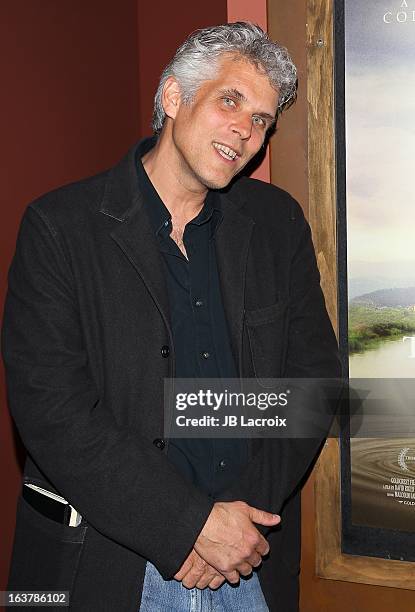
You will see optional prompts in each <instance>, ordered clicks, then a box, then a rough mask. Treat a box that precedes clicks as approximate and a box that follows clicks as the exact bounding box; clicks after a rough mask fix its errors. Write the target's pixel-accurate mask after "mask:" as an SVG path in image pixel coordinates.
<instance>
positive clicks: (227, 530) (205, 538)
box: [174, 501, 281, 589]
mask: <svg viewBox="0 0 415 612" xmlns="http://www.w3.org/2000/svg"><path fill="white" fill-rule="evenodd" d="M280 521H281V518H280V517H279V516H278V515H277V514H271V513H270V512H265V511H264V510H259V509H258V508H254V507H253V506H249V505H248V504H247V503H245V502H242V501H235V502H216V503H215V504H214V506H213V508H212V511H211V513H210V514H209V517H208V519H207V521H206V523H205V525H204V527H203V529H202V531H201V532H200V534H199V537H198V538H197V540H196V542H195V544H194V547H193V549H192V551H191V552H190V554H189V555H188V557H187V558H186V560H185V561H184V563H183V565H182V567H181V568H180V569H179V571H178V572H177V574H175V576H174V578H175V579H176V580H179V581H181V582H182V584H183V585H184V586H185V587H186V588H188V589H191V588H194V587H197V588H198V589H204V588H206V587H207V586H208V587H209V588H211V589H217V588H218V587H220V586H221V585H222V584H223V583H224V582H225V580H228V581H229V582H230V583H231V584H236V583H237V582H238V581H239V577H240V575H242V576H249V574H250V573H251V572H252V568H253V567H257V566H258V565H260V564H261V562H262V557H263V556H264V555H267V554H268V552H269V544H268V542H267V540H266V539H265V538H264V537H263V536H262V535H261V533H260V532H259V531H258V529H257V528H256V527H255V526H254V523H257V524H258V525H265V526H267V527H272V526H274V525H278V523H279V522H280Z"/></svg>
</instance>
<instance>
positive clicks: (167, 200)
mask: <svg viewBox="0 0 415 612" xmlns="http://www.w3.org/2000/svg"><path fill="white" fill-rule="evenodd" d="M141 161H142V164H143V166H144V169H145V171H146V173H147V175H148V177H149V178H150V180H151V182H152V183H153V185H154V188H155V189H156V191H157V193H158V194H159V196H160V198H161V200H162V201H163V203H164V205H165V206H166V208H167V209H168V211H169V212H170V214H171V216H172V217H173V219H178V220H181V221H182V222H183V223H184V224H185V223H187V222H188V221H190V220H191V219H193V218H194V217H195V216H196V215H197V214H198V213H199V212H200V210H201V209H202V207H203V203H204V201H205V198H206V194H207V191H208V190H207V188H206V187H205V186H204V185H203V186H202V185H200V183H199V182H198V181H196V179H195V178H194V179H193V180H191V178H190V177H188V176H186V173H185V172H184V171H183V161H182V160H180V159H179V158H178V155H177V153H176V152H175V147H174V145H173V142H172V139H171V137H170V138H169V137H168V136H167V135H166V134H165V133H164V132H163V133H162V134H161V135H160V137H159V138H158V140H157V144H156V145H155V146H154V147H153V148H152V149H151V150H150V151H149V152H148V153H146V154H145V155H144V156H143V157H142V159H141Z"/></svg>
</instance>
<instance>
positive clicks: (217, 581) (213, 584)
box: [208, 574, 225, 589]
mask: <svg viewBox="0 0 415 612" xmlns="http://www.w3.org/2000/svg"><path fill="white" fill-rule="evenodd" d="M224 582H225V577H224V576H221V575H220V574H219V575H218V576H215V578H213V579H212V580H211V581H210V582H209V584H208V587H209V588H210V589H218V588H219V587H220V586H222V584H223V583H224Z"/></svg>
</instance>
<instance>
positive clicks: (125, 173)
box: [99, 139, 171, 332]
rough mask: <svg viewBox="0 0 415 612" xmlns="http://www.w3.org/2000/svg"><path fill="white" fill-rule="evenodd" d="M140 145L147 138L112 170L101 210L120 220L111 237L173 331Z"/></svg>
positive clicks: (149, 141) (168, 327)
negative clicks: (141, 183)
mask: <svg viewBox="0 0 415 612" xmlns="http://www.w3.org/2000/svg"><path fill="white" fill-rule="evenodd" d="M152 140H153V139H149V140H148V141H144V142H145V145H146V148H147V147H148V148H151V146H152V145H151V143H152ZM147 143H149V144H147ZM149 145H151V146H149ZM138 146H141V147H142V146H143V141H141V142H140V143H139V144H138V145H136V146H135V147H133V149H131V150H130V151H129V153H128V154H127V156H126V157H125V158H124V159H123V160H122V161H121V162H120V163H119V164H118V165H117V166H115V167H114V168H113V169H112V170H111V171H110V174H109V178H108V181H107V185H106V190H105V194H104V198H103V201H102V204H101V207H100V210H99V212H100V213H102V214H104V215H107V216H109V217H112V218H113V219H114V220H115V221H117V224H116V227H115V229H113V230H112V231H111V233H110V235H111V238H112V239H113V240H114V241H115V242H116V243H117V244H118V246H119V247H120V249H121V250H122V252H123V253H124V255H125V256H126V258H127V260H128V261H129V263H130V264H131V265H132V266H133V267H134V268H135V270H136V271H137V272H138V274H139V275H140V276H141V278H142V280H143V282H144V284H145V285H146V287H147V289H148V291H149V293H150V295H151V296H152V298H153V300H154V303H155V305H156V306H157V308H158V310H159V311H160V313H161V315H162V317H163V319H164V321H165V324H166V326H167V329H168V330H169V331H170V332H171V325H170V314H169V303H168V295H167V286H166V282H165V278H164V271H163V262H162V258H161V255H160V252H159V250H158V247H157V241H156V238H155V236H154V232H153V229H152V227H151V224H150V220H149V219H148V216H147V214H146V212H145V209H144V206H143V204H144V203H143V196H142V194H141V192H140V191H139V189H138V180H137V171H136V167H135V163H136V161H135V160H136V152H137V147H138Z"/></svg>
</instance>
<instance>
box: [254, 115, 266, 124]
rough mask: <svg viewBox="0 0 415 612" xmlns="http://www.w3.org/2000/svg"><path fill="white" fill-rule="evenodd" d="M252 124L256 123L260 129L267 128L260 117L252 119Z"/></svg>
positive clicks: (256, 116)
mask: <svg viewBox="0 0 415 612" xmlns="http://www.w3.org/2000/svg"><path fill="white" fill-rule="evenodd" d="M252 122H253V123H254V125H257V126H259V127H265V120H264V119H263V118H262V117H258V115H255V116H254V117H252Z"/></svg>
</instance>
